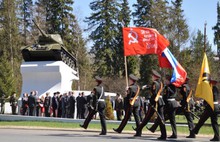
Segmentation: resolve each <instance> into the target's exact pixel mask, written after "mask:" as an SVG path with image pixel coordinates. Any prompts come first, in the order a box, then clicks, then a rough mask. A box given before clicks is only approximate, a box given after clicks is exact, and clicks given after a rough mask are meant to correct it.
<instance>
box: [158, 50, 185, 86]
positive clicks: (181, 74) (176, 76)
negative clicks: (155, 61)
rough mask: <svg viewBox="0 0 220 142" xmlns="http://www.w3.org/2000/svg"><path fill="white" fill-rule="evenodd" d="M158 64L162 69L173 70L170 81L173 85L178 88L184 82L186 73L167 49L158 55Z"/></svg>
mask: <svg viewBox="0 0 220 142" xmlns="http://www.w3.org/2000/svg"><path fill="white" fill-rule="evenodd" d="M159 64H160V67H162V68H170V67H172V68H173V75H172V78H171V80H170V82H171V83H172V84H173V85H175V86H176V87H180V86H181V85H182V84H183V83H184V82H185V80H186V76H187V73H186V71H185V70H184V68H183V67H182V66H181V65H180V63H179V62H178V61H177V60H176V58H175V57H174V56H173V54H172V53H171V52H170V50H169V49H168V48H165V49H164V50H163V53H162V54H161V55H159ZM170 65H171V66H170Z"/></svg>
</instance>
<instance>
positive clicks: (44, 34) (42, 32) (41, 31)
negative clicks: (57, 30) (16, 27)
mask: <svg viewBox="0 0 220 142" xmlns="http://www.w3.org/2000/svg"><path fill="white" fill-rule="evenodd" d="M32 21H33V23H34V25H35V26H36V27H37V29H38V30H39V31H40V33H41V34H42V35H43V36H45V37H48V35H47V34H46V33H45V32H44V31H43V30H42V29H41V28H40V27H39V26H38V25H37V23H36V22H35V20H32Z"/></svg>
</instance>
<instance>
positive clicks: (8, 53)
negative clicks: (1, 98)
mask: <svg viewBox="0 0 220 142" xmlns="http://www.w3.org/2000/svg"><path fill="white" fill-rule="evenodd" d="M0 15H1V21H0V25H1V32H0V37H2V38H1V39H0V44H1V49H0V58H1V59H2V62H0V66H1V68H4V69H2V70H1V71H2V73H1V75H0V78H1V80H2V83H8V82H9V83H8V84H7V85H8V86H6V88H7V89H8V91H7V92H8V93H10V94H11V93H12V92H9V91H11V90H12V89H13V91H17V92H19V91H20V87H21V86H20V84H21V77H20V70H19V67H20V61H21V60H20V59H21V56H20V52H19V51H20V50H19V48H20V43H19V41H20V38H19V35H18V26H17V25H18V22H17V17H16V2H15V0H3V1H1V3H0ZM11 78H14V79H15V78H16V80H15V81H14V82H13V81H11ZM12 80H13V79H12ZM3 86H4V85H3ZM3 91H4V89H3ZM10 94H7V95H10Z"/></svg>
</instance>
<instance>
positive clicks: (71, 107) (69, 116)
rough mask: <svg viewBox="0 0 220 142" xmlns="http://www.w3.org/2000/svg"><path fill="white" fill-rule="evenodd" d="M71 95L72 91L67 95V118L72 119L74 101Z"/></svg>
mask: <svg viewBox="0 0 220 142" xmlns="http://www.w3.org/2000/svg"><path fill="white" fill-rule="evenodd" d="M73 94H74V93H73V91H70V92H69V93H68V95H69V96H68V115H67V117H68V118H74V113H75V103H76V99H75V97H74V96H73Z"/></svg>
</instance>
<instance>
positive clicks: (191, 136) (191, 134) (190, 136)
mask: <svg viewBox="0 0 220 142" xmlns="http://www.w3.org/2000/svg"><path fill="white" fill-rule="evenodd" d="M186 138H196V135H195V133H194V132H193V131H190V134H189V136H187V137H186Z"/></svg>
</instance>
